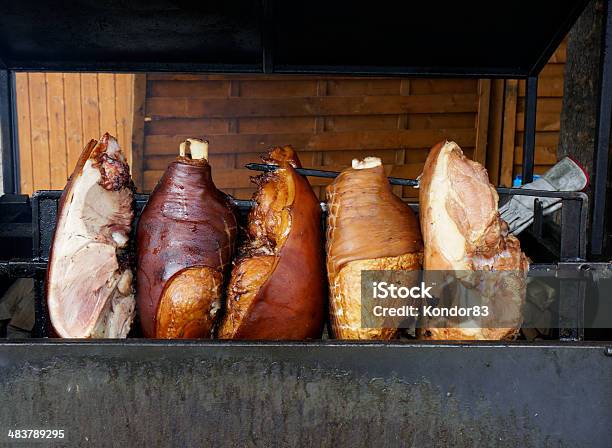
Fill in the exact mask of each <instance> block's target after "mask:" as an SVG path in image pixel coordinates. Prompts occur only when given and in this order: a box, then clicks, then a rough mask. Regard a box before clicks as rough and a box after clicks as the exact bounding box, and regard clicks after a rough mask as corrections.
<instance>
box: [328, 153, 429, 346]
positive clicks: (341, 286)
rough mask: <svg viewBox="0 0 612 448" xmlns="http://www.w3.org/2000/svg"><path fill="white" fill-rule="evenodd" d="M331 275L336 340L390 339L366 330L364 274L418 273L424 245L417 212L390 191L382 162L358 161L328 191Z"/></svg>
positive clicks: (385, 331) (388, 332)
mask: <svg viewBox="0 0 612 448" xmlns="http://www.w3.org/2000/svg"><path fill="white" fill-rule="evenodd" d="M327 203H328V218H327V274H328V279H329V288H330V297H329V302H330V315H331V324H332V331H333V335H334V337H335V338H337V339H391V338H393V337H395V335H396V333H397V330H396V329H394V328H361V271H362V270H419V269H420V268H421V260H422V256H423V243H422V240H421V232H420V230H419V223H418V221H417V218H416V216H415V214H414V212H413V211H412V209H411V208H410V207H409V206H408V205H407V204H405V203H404V202H403V201H402V200H401V199H400V198H398V197H397V196H395V195H394V194H393V192H392V191H391V186H390V185H389V181H388V180H387V177H386V175H385V172H384V170H383V167H382V164H381V161H380V159H378V158H374V157H367V158H366V159H365V160H364V161H362V162H358V161H357V160H353V167H352V168H348V169H346V170H344V171H343V172H342V173H341V174H340V175H339V176H338V177H337V178H336V179H335V180H334V182H333V183H332V184H331V185H329V186H328V187H327Z"/></svg>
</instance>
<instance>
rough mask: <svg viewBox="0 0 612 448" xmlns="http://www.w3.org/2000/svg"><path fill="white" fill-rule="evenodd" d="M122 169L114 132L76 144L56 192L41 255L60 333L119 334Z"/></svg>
mask: <svg viewBox="0 0 612 448" xmlns="http://www.w3.org/2000/svg"><path fill="white" fill-rule="evenodd" d="M132 206H133V184H132V181H131V179H130V169H129V167H128V165H127V163H126V160H125V157H124V156H123V154H122V152H121V149H120V148H119V145H118V143H117V141H116V140H115V138H113V137H111V136H110V135H109V134H104V135H103V136H102V138H101V139H100V141H95V140H92V141H91V142H89V144H88V145H87V146H86V147H85V149H84V150H83V152H82V154H81V157H80V158H79V160H78V162H77V166H76V168H75V170H74V172H73V173H72V176H70V179H69V180H68V183H67V185H66V187H65V188H64V192H63V194H62V196H61V199H60V203H59V210H58V219H57V226H56V229H55V235H54V237H53V244H52V246H51V253H50V255H49V269H48V272H47V283H46V288H47V306H48V309H49V316H50V318H51V324H52V326H53V329H54V330H55V332H56V333H57V335H59V336H60V337H63V338H124V337H126V336H127V334H128V332H129V330H130V325H131V324H132V320H133V318H134V306H135V300H134V294H133V291H132V276H133V274H132V269H131V267H130V264H129V262H128V256H127V249H128V242H129V235H130V229H131V226H132V219H133V218H134V211H133V208H132Z"/></svg>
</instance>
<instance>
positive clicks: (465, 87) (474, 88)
mask: <svg viewBox="0 0 612 448" xmlns="http://www.w3.org/2000/svg"><path fill="white" fill-rule="evenodd" d="M408 82H409V83H410V94H417V95H419V94H430V93H476V92H478V80H477V79H411V80H409V81H408Z"/></svg>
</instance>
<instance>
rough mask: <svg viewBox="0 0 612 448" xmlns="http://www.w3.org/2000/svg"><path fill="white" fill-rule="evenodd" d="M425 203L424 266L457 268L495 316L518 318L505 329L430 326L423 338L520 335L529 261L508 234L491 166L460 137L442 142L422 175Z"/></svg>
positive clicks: (422, 207)
mask: <svg viewBox="0 0 612 448" xmlns="http://www.w3.org/2000/svg"><path fill="white" fill-rule="evenodd" d="M419 203H420V220H421V231H422V233H423V240H424V243H425V256H424V262H423V268H424V269H425V270H430V271H449V272H452V271H454V272H455V273H456V274H455V275H456V278H457V281H460V282H462V284H463V286H464V287H468V288H470V287H471V288H474V289H478V291H480V292H479V294H480V297H481V298H482V300H483V304H484V303H488V305H487V306H490V310H491V313H492V319H491V321H495V322H503V321H507V322H510V323H512V325H509V326H507V327H502V326H499V328H478V327H474V328H471V327H470V328H458V327H454V328H453V327H449V328H425V329H423V330H422V331H420V337H421V338H423V339H452V340H462V339H510V338H513V337H515V336H516V335H517V333H518V331H519V328H520V324H521V309H522V303H523V301H524V298H525V289H526V278H525V277H526V273H527V270H528V269H529V262H528V259H527V257H526V256H525V254H524V253H523V252H522V251H521V246H520V243H519V241H518V240H517V239H516V237H514V236H512V235H509V234H508V227H507V225H506V223H505V222H504V221H503V220H502V219H501V218H500V217H499V213H498V210H497V203H498V196H497V192H496V191H495V188H494V187H493V186H492V185H491V184H490V183H489V178H488V175H487V171H486V169H485V168H484V167H483V166H482V165H480V164H479V163H477V162H474V161H472V160H470V159H468V158H467V157H466V156H465V155H464V154H463V151H461V148H459V146H458V145H457V144H456V143H455V142H441V143H438V144H437V145H436V146H434V147H433V148H432V149H431V151H430V153H429V155H428V157H427V161H426V162H425V166H424V169H423V174H422V175H421V177H420V190H419ZM471 272H475V274H473V275H472V274H471ZM478 272H484V273H485V274H483V275H477V273H478ZM492 272H493V273H495V272H499V273H500V274H499V275H494V274H491V273H492ZM487 273H488V274H487ZM483 282H484V283H483Z"/></svg>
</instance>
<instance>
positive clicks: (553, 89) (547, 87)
mask: <svg viewBox="0 0 612 448" xmlns="http://www.w3.org/2000/svg"><path fill="white" fill-rule="evenodd" d="M519 96H523V97H524V96H525V81H521V82H520V83H519ZM538 97H539V98H544V97H553V98H557V97H563V77H562V76H561V77H540V78H538Z"/></svg>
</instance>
